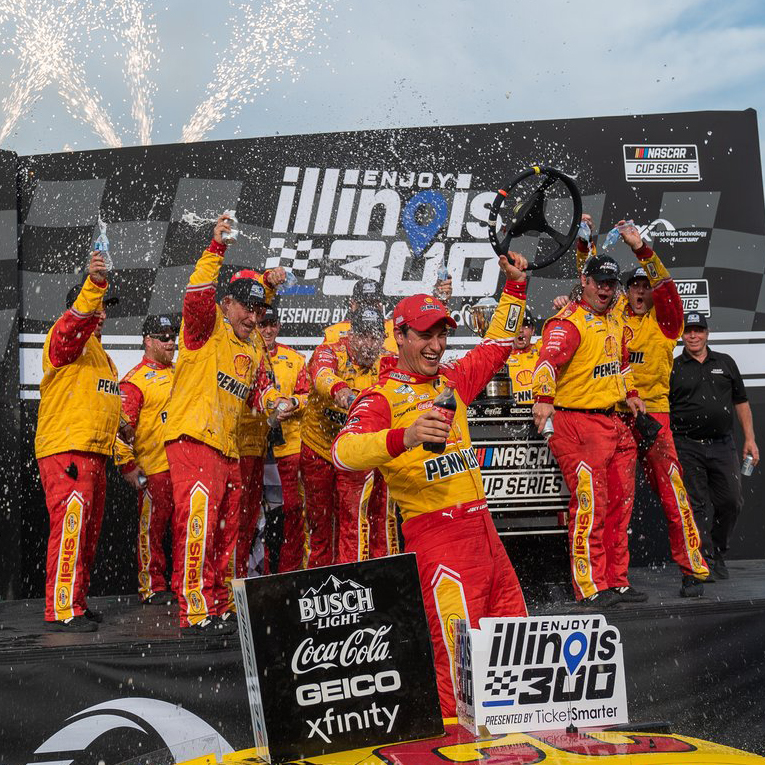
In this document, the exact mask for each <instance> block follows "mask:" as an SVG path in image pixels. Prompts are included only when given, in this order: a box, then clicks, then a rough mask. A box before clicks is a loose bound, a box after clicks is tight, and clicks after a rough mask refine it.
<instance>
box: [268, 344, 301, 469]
mask: <svg viewBox="0 0 765 765" xmlns="http://www.w3.org/2000/svg"><path fill="white" fill-rule="evenodd" d="M270 358H271V364H272V366H273V368H274V378H275V385H276V389H277V390H278V391H279V395H280V396H285V397H287V398H290V397H294V398H295V399H297V402H298V409H297V411H296V412H295V414H293V415H292V417H290V418H289V419H287V420H285V421H284V422H283V423H282V433H283V435H284V441H285V443H284V445H283V446H274V457H277V458H278V457H288V456H289V455H290V454H297V453H298V452H299V451H300V443H301V441H300V426H301V422H302V418H303V412H304V411H305V406H306V403H307V402H308V391H309V390H310V387H311V384H310V381H309V379H308V372H307V371H306V365H305V356H303V354H302V353H300V352H299V351H296V350H294V349H293V348H290V347H289V346H286V345H282V344H281V343H277V344H276V346H275V347H274V349H273V350H272V351H271V354H270Z"/></svg>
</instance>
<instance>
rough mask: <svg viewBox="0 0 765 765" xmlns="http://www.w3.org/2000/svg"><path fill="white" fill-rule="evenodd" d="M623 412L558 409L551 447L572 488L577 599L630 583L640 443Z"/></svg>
mask: <svg viewBox="0 0 765 765" xmlns="http://www.w3.org/2000/svg"><path fill="white" fill-rule="evenodd" d="M625 419H626V418H623V417H621V416H619V415H617V414H609V415H606V414H593V413H585V412H571V411H565V410H558V411H557V412H556V413H555V433H554V434H553V435H552V437H551V438H550V448H551V449H552V452H553V454H554V455H555V459H556V460H558V464H559V465H560V469H561V471H562V473H563V477H564V478H565V480H566V485H567V486H568V490H569V491H570V492H571V500H570V502H569V521H568V540H569V549H570V553H571V578H572V581H573V584H574V594H575V596H576V599H577V600H581V599H582V598H588V597H590V596H591V595H594V594H595V593H596V592H600V591H602V590H607V589H609V588H611V587H624V586H627V585H628V584H629V581H628V580H627V568H628V567H629V560H630V557H629V548H628V545H627V529H628V528H629V525H630V518H631V516H632V503H633V499H634V495H635V463H636V460H637V446H636V444H635V439H634V438H633V436H632V432H631V430H630V427H629V426H628V425H627V423H626V422H625Z"/></svg>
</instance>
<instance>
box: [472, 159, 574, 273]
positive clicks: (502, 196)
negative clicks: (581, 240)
mask: <svg viewBox="0 0 765 765" xmlns="http://www.w3.org/2000/svg"><path fill="white" fill-rule="evenodd" d="M534 175H538V176H540V177H541V178H542V183H540V184H539V186H538V187H537V188H536V189H535V190H534V191H532V192H531V194H530V195H529V196H528V197H527V198H526V199H523V200H520V201H516V202H515V203H514V204H513V203H512V201H511V199H512V198H511V196H510V192H511V191H512V190H513V189H514V188H515V187H516V186H518V184H520V183H521V182H522V181H524V180H526V178H529V177H531V176H534ZM557 181H561V182H562V183H563V185H564V186H565V187H566V189H567V190H568V192H569V194H570V195H571V199H572V201H573V203H574V209H573V214H572V216H571V225H570V226H569V228H568V231H567V232H563V231H558V230H557V229H555V228H553V227H552V226H551V225H550V224H549V223H548V221H547V218H545V209H544V208H545V200H546V198H547V196H546V191H547V189H549V188H550V187H551V186H552V185H553V184H554V183H556V182H557ZM506 204H507V208H508V211H507V212H506V213H505V223H504V225H503V226H502V227H501V229H500V230H499V231H497V218H498V216H499V213H500V211H501V210H502V208H503V206H505V205H506ZM511 204H512V205H513V206H512V208H511V207H510V205H511ZM581 220H582V195H581V194H580V193H579V189H578V188H577V186H576V184H575V183H574V181H573V179H572V178H570V177H569V176H568V175H566V174H565V173H562V172H561V171H560V170H556V169H555V168H554V167H546V166H536V165H535V166H534V167H530V168H529V169H528V170H524V171H523V172H522V173H520V174H519V175H516V176H515V178H513V180H512V181H510V183H508V184H507V185H506V186H503V187H502V188H501V189H500V190H499V191H498V192H497V196H496V198H495V199H494V202H493V204H492V206H491V210H490V211H489V218H488V220H487V223H488V226H489V242H491V246H492V247H493V248H494V252H496V253H497V255H507V252H508V250H509V249H510V242H511V241H512V240H513V239H515V238H516V237H519V236H523V234H526V233H528V232H537V233H539V234H547V235H548V236H549V237H550V238H552V239H553V240H554V241H555V243H556V244H557V245H558V247H557V248H556V249H555V250H554V251H553V252H552V253H550V254H548V255H545V256H544V257H542V258H540V259H539V260H535V261H534V262H533V263H529V266H528V268H529V270H530V271H535V270H537V269H539V268H544V267H545V266H549V265H551V264H552V263H555V261H556V260H558V258H560V257H561V255H563V253H564V252H566V251H567V250H568V248H569V247H571V245H572V244H573V242H574V239H575V238H576V234H577V231H578V230H579V223H580V221H581Z"/></svg>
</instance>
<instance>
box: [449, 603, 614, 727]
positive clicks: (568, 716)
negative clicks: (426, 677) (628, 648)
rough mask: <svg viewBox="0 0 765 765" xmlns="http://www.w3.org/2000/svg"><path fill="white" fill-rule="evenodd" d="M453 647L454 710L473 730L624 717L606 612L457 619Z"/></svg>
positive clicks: (611, 629) (610, 720)
mask: <svg viewBox="0 0 765 765" xmlns="http://www.w3.org/2000/svg"><path fill="white" fill-rule="evenodd" d="M455 652H456V661H457V677H458V682H457V686H458V689H457V699H458V700H457V712H458V715H459V718H460V722H462V723H463V724H464V725H465V726H466V727H468V728H470V729H471V730H473V731H474V732H476V733H477V732H478V727H479V726H482V725H485V726H486V727H487V728H488V730H489V732H490V733H512V732H517V731H535V730H551V729H553V730H554V729H563V728H565V727H566V726H568V725H569V724H574V725H577V726H582V727H588V726H594V725H614V724H618V723H625V722H628V717H627V694H626V686H625V680H624V659H623V656H622V645H621V638H620V635H619V630H618V629H617V628H616V627H615V626H613V625H610V624H608V623H607V622H606V620H605V618H604V617H603V616H600V615H598V614H592V615H589V614H588V615H582V616H580V615H572V616H535V617H527V618H524V619H481V628H480V629H470V628H469V627H468V626H467V624H466V623H465V622H464V620H462V621H460V622H458V624H457V629H456V651H455Z"/></svg>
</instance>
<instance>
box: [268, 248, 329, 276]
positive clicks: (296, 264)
mask: <svg viewBox="0 0 765 765" xmlns="http://www.w3.org/2000/svg"><path fill="white" fill-rule="evenodd" d="M312 245H313V240H312V239H307V240H302V241H299V242H298V243H297V247H285V246H284V239H272V240H271V243H270V244H269V246H268V248H269V250H270V251H273V250H276V254H275V255H269V256H268V258H266V268H277V267H278V266H284V267H285V268H289V269H290V270H291V271H292V272H293V273H294V274H295V275H299V274H302V278H303V280H304V281H309V280H311V279H318V278H319V276H320V275H321V270H320V268H319V266H320V265H321V259H322V257H323V256H324V250H323V249H322V248H321V247H316V248H315V247H312Z"/></svg>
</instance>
